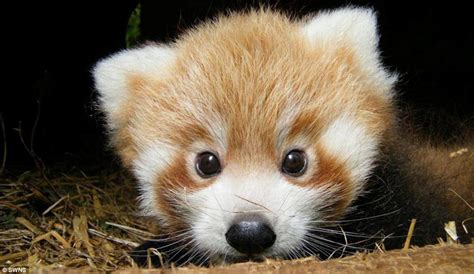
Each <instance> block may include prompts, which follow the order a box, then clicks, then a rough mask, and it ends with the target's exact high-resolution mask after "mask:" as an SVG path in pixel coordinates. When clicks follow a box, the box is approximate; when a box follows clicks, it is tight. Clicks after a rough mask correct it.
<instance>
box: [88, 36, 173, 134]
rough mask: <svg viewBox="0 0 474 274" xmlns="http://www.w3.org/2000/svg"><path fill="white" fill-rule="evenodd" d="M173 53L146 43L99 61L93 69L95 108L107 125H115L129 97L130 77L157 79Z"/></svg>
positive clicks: (163, 71) (167, 48) (111, 127)
mask: <svg viewBox="0 0 474 274" xmlns="http://www.w3.org/2000/svg"><path fill="white" fill-rule="evenodd" d="M174 57H175V52H174V50H173V49H172V48H170V47H167V46H163V45H149V46H145V47H141V48H136V49H128V50H123V51H120V52H118V53H116V54H113V55H111V56H109V57H106V58H105V59H103V60H101V61H99V62H98V63H97V64H96V65H95V67H94V69H93V71H92V74H93V77H94V82H95V88H96V90H97V91H98V92H99V107H100V109H101V110H102V111H103V112H104V114H105V116H106V119H107V123H108V126H109V127H110V129H112V130H115V129H116V128H117V127H118V126H119V122H120V121H119V118H118V117H120V112H121V110H123V106H124V103H125V102H126V101H127V100H130V98H129V96H131V95H130V80H131V79H132V78H133V76H135V75H138V76H150V77H154V78H159V77H162V75H164V74H165V73H166V72H167V70H168V69H169V66H170V64H171V63H172V62H173V60H174Z"/></svg>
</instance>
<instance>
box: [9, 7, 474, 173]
mask: <svg viewBox="0 0 474 274" xmlns="http://www.w3.org/2000/svg"><path fill="white" fill-rule="evenodd" d="M35 2H40V1H35ZM41 2H42V1H41ZM167 2H168V3H164V1H152V0H143V1H140V3H141V34H142V35H141V39H142V40H155V41H165V42H166V41H170V40H172V39H173V38H174V37H175V36H176V35H177V34H179V33H180V32H182V31H183V30H185V29H186V28H187V27H189V26H191V25H194V24H195V23H197V22H199V21H200V20H202V19H205V18H209V17H212V16H214V15H215V14H216V13H217V12H220V11H224V10H227V9H234V10H235V9H241V8H244V7H249V6H258V3H270V4H271V5H272V6H274V7H276V8H279V9H284V10H287V11H291V12H294V13H296V14H301V15H304V14H307V13H309V12H314V11H317V10H320V9H327V8H334V7H340V6H343V5H347V4H349V2H347V1H335V0H332V1H298V0H293V1H279V2H277V1H260V2H259V1H242V0H240V1H226V0H214V1H212V0H208V1H203V0H200V1H197V0H196V1H192V0H187V1H184V0H181V1H174V2H173V3H169V1H167ZM434 2H437V1H433V2H426V3H421V2H419V1H412V2H407V3H403V2H400V1H393V0H392V1H352V2H350V4H354V5H362V6H370V7H374V8H375V9H376V10H377V11H378V15H379V24H380V32H381V34H382V39H381V49H382V52H383V57H384V63H385V64H386V65H387V66H389V67H390V68H391V69H393V70H396V71H398V72H399V73H401V75H402V78H401V81H400V83H399V85H398V87H397V89H398V90H399V91H400V102H401V104H404V105H405V104H408V105H412V106H414V107H415V108H416V109H418V110H419V111H418V112H416V114H415V116H416V118H417V119H418V120H419V121H421V122H422V124H423V122H424V121H430V120H431V119H432V117H433V113H434V114H436V115H438V114H440V113H441V115H445V114H446V115H447V116H449V117H456V119H461V120H465V119H468V118H470V117H472V116H473V114H474V112H473V102H474V100H473V67H474V60H473V51H474V47H473V36H472V17H473V15H472V12H471V11H470V8H469V7H468V4H467V2H466V3H465V4H460V3H456V4H454V3H448V2H446V1H440V2H441V3H438V4H436V3H434ZM138 3H139V1H138V0H130V1H62V2H57V3H52V2H49V3H34V4H25V3H23V4H16V6H15V5H12V6H10V5H6V6H5V5H4V11H3V12H2V14H3V15H5V18H8V19H7V20H6V22H4V23H3V30H4V31H3V35H4V38H3V39H2V40H3V43H2V44H4V46H6V47H7V49H6V50H4V51H3V58H2V60H3V62H2V65H3V68H4V70H3V72H2V76H3V77H2V78H3V88H2V90H1V91H0V113H1V114H2V116H1V117H2V120H3V123H2V124H3V126H4V128H5V130H1V127H0V133H5V135H6V139H5V138H4V137H3V136H2V135H1V134H0V165H1V164H2V163H3V161H2V160H1V159H2V156H3V155H6V162H5V163H6V166H5V168H4V174H15V173H18V172H21V171H24V170H30V169H34V168H35V163H36V166H37V167H40V168H43V167H42V166H43V164H44V166H45V167H47V168H49V169H51V168H56V167H60V168H62V169H66V170H68V169H71V168H74V167H78V168H80V169H82V170H84V169H88V168H92V169H95V170H97V169H99V168H103V167H104V166H107V164H109V163H110V162H114V161H111V159H114V158H113V157H112V156H111V155H112V154H111V153H110V151H108V150H107V149H106V146H105V144H106V138H105V137H104V135H103V133H102V132H103V128H102V125H101V122H100V121H99V120H100V116H99V115H98V114H97V113H96V111H95V110H94V108H93V99H94V96H95V95H94V91H93V83H92V81H91V77H90V69H91V67H92V66H93V64H94V63H95V62H96V61H97V60H98V59H100V58H103V57H105V56H107V55H108V54H110V53H113V52H115V51H118V50H120V49H123V48H125V33H126V29H127V24H128V20H129V17H130V14H131V12H132V11H133V10H134V9H135V7H136V5H137V4H138ZM5 18H4V20H5ZM38 113H39V115H38ZM20 129H21V130H20ZM20 133H21V134H20ZM20 135H21V136H22V137H23V141H22V139H21V138H20ZM3 144H6V147H7V153H6V154H5V153H4V148H3V147H4V145H3ZM25 146H26V147H27V148H25ZM31 147H33V149H31ZM28 151H29V152H28ZM35 159H36V161H35ZM42 163H43V164H42ZM0 167H1V166H0Z"/></svg>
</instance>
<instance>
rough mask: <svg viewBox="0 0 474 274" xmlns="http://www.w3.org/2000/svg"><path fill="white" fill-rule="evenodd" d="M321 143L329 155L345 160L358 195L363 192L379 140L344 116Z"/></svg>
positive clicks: (323, 137)
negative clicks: (360, 191)
mask: <svg viewBox="0 0 474 274" xmlns="http://www.w3.org/2000/svg"><path fill="white" fill-rule="evenodd" d="M320 142H322V146H323V147H324V148H325V149H326V150H327V151H328V152H329V153H331V154H333V155H334V156H336V157H337V158H338V159H341V160H343V162H344V164H345V165H346V167H347V168H348V170H349V171H350V173H351V176H352V180H353V181H354V183H355V185H354V187H355V189H356V193H357V191H359V190H361V189H362V187H363V183H364V180H365V179H366V178H367V176H368V175H369V173H370V171H371V169H372V166H373V164H374V161H375V157H376V155H377V149H378V144H379V140H378V138H377V137H376V136H372V135H370V134H369V133H368V131H367V129H365V128H364V127H363V126H362V125H361V124H359V123H358V122H357V121H356V120H354V119H353V118H351V117H349V116H348V115H344V116H341V117H340V118H338V119H336V120H335V121H334V122H332V123H331V124H330V125H329V127H328V128H327V129H326V130H325V132H324V133H323V134H322V136H321V139H320Z"/></svg>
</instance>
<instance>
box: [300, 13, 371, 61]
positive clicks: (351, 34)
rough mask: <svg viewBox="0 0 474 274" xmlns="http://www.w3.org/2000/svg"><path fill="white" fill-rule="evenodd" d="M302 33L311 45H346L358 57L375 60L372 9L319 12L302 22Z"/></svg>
mask: <svg viewBox="0 0 474 274" xmlns="http://www.w3.org/2000/svg"><path fill="white" fill-rule="evenodd" d="M302 32H303V34H304V35H305V36H306V37H307V38H308V39H309V40H310V41H311V42H312V43H315V44H319V43H330V44H333V45H338V44H340V43H349V45H350V46H351V47H352V48H353V49H355V50H356V52H357V53H358V54H360V55H362V56H366V57H370V58H374V57H377V56H378V51H377V45H378V40H379V38H378V34H377V18H376V16H375V12H374V11H373V10H372V9H368V8H354V7H347V8H341V9H336V10H333V11H327V12H321V13H319V14H317V15H316V16H314V17H313V18H311V19H310V20H308V21H307V22H305V24H304V25H303V27H302ZM374 55H375V56H374Z"/></svg>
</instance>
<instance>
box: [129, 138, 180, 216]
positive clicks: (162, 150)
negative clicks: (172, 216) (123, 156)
mask: <svg viewBox="0 0 474 274" xmlns="http://www.w3.org/2000/svg"><path fill="white" fill-rule="evenodd" d="M175 153H176V151H175V148H174V147H173V146H171V145H169V144H167V143H163V142H159V141H155V142H153V143H152V144H151V145H150V146H149V147H147V148H146V149H144V150H143V151H142V152H141V153H139V156H138V159H137V160H136V161H134V162H133V173H134V174H135V176H136V178H137V179H138V183H139V189H140V197H139V201H140V209H141V210H142V214H144V215H150V216H159V212H157V209H158V206H157V205H156V197H155V191H154V189H153V185H154V184H155V181H156V179H157V176H158V175H159V174H160V173H161V172H163V171H164V170H166V169H167V168H168V167H169V166H170V164H171V163H170V162H169V161H170V160H171V159H173V156H174V154H175Z"/></svg>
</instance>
